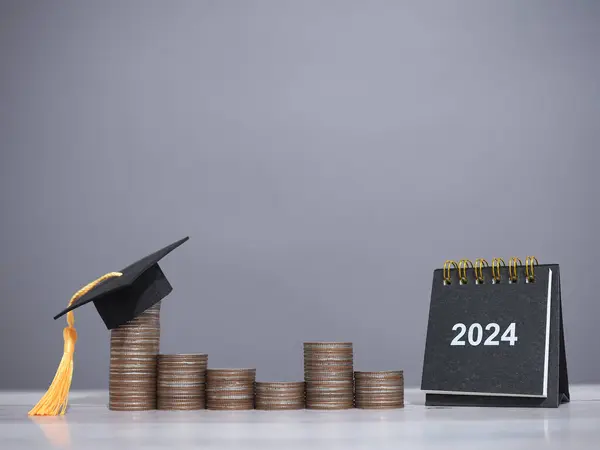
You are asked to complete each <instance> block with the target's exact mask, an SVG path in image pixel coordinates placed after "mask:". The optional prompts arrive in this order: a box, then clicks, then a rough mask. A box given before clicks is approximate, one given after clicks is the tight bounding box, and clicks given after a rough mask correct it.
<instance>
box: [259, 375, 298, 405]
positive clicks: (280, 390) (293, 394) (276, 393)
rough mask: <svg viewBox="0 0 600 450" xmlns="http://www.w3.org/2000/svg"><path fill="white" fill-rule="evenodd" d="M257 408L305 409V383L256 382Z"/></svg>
mask: <svg viewBox="0 0 600 450" xmlns="http://www.w3.org/2000/svg"><path fill="white" fill-rule="evenodd" d="M255 401H256V403H255V406H256V409H262V410H266V411H273V410H284V409H304V407H305V402H304V383H303V382H302V381H299V382H287V383H286V382H279V383H266V382H260V383H256V400H255Z"/></svg>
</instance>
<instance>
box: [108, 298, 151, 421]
mask: <svg viewBox="0 0 600 450" xmlns="http://www.w3.org/2000/svg"><path fill="white" fill-rule="evenodd" d="M159 346H160V303H157V304H155V305H154V306H152V307H151V308H149V309H147V310H146V311H144V312H143V313H142V314H140V315H139V316H137V317H136V318H135V319H133V320H131V321H129V322H127V323H125V324H123V325H120V326H119V327H117V328H115V329H112V330H111V334H110V371H109V383H108V385H109V403H108V407H109V409H110V410H114V411H145V410H150V409H156V356H157V354H158V351H159Z"/></svg>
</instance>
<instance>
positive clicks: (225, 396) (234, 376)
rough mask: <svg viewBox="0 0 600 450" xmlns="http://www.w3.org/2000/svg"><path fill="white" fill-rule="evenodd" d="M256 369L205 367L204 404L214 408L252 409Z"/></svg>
mask: <svg viewBox="0 0 600 450" xmlns="http://www.w3.org/2000/svg"><path fill="white" fill-rule="evenodd" d="M255 381H256V369H207V371H206V406H207V408H208V409H214V410H242V409H254V383H255Z"/></svg>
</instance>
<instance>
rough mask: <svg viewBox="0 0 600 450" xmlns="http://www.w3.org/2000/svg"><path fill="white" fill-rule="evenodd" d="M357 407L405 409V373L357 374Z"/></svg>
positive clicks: (395, 371) (393, 371) (396, 371)
mask: <svg viewBox="0 0 600 450" xmlns="http://www.w3.org/2000/svg"><path fill="white" fill-rule="evenodd" d="M354 379H355V390H356V407H357V408H362V409H393V408H403V407H404V372H403V371H401V370H391V371H385V372H355V373H354Z"/></svg>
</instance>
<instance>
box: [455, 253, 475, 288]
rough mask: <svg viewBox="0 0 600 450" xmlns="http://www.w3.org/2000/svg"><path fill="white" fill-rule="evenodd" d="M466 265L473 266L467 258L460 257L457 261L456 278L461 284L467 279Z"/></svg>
mask: <svg viewBox="0 0 600 450" xmlns="http://www.w3.org/2000/svg"><path fill="white" fill-rule="evenodd" d="M468 266H470V267H473V263H472V262H471V261H470V260H469V259H461V260H460V261H459V262H458V278H459V280H460V282H461V283H462V284H466V283H467V282H468V281H469V280H468V278H467V268H468Z"/></svg>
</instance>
